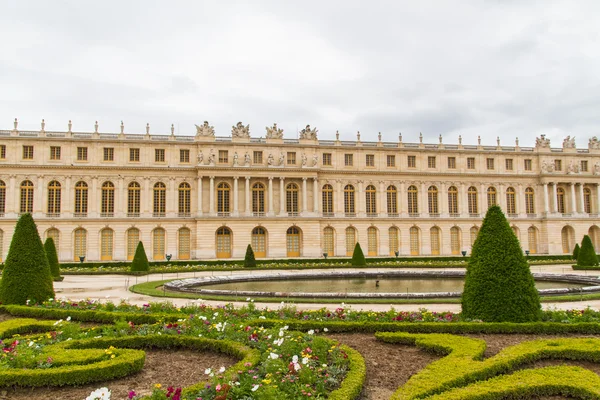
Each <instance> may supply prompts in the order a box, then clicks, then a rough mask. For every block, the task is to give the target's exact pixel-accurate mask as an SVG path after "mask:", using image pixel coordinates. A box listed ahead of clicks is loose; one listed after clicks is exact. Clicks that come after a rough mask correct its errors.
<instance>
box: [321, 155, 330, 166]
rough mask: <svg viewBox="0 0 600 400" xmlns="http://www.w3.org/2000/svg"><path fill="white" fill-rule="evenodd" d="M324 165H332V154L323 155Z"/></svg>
mask: <svg viewBox="0 0 600 400" xmlns="http://www.w3.org/2000/svg"><path fill="white" fill-rule="evenodd" d="M323 165H331V153H323Z"/></svg>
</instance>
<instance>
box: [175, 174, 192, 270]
mask: <svg viewBox="0 0 600 400" xmlns="http://www.w3.org/2000/svg"><path fill="white" fill-rule="evenodd" d="M178 193H179V206H178V213H179V216H180V217H189V216H190V215H191V212H192V187H191V186H190V184H189V183H187V182H181V183H180V184H179V189H178ZM178 258H181V257H178Z"/></svg>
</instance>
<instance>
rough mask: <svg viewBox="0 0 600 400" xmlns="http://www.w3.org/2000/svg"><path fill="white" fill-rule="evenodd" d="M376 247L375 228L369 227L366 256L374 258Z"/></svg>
mask: <svg viewBox="0 0 600 400" xmlns="http://www.w3.org/2000/svg"><path fill="white" fill-rule="evenodd" d="M378 247H379V246H378V241H377V228H375V227H374V226H370V227H369V229H367V248H368V250H367V254H368V255H369V256H376V255H377V253H378V250H377V248H378Z"/></svg>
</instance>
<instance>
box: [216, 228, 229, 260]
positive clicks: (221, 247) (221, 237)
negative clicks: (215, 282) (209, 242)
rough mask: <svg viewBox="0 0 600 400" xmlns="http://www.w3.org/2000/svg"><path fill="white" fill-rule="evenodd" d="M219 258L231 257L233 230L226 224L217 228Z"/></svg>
mask: <svg viewBox="0 0 600 400" xmlns="http://www.w3.org/2000/svg"><path fill="white" fill-rule="evenodd" d="M216 241H217V246H216V247H217V258H230V257H231V230H230V229H229V228H227V227H225V226H222V227H221V228H219V229H217V237H216Z"/></svg>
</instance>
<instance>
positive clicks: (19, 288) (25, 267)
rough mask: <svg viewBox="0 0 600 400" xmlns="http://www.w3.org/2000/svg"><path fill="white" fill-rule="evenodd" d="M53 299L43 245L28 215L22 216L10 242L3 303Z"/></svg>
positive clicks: (0, 290) (0, 292) (1, 290)
mask: <svg viewBox="0 0 600 400" xmlns="http://www.w3.org/2000/svg"><path fill="white" fill-rule="evenodd" d="M51 298H54V287H53V286H52V275H51V274H50V267H49V266H48V259H47V258H46V253H45V252H44V245H43V244H42V240H41V239H40V235H39V234H38V230H37V226H35V222H34V221H33V218H32V217H31V214H29V213H28V214H23V215H22V216H21V218H19V221H18V222H17V226H16V228H15V232H14V234H13V237H12V241H11V242H10V248H9V250H8V257H6V262H5V264H4V271H3V273H2V284H1V285H0V301H1V302H2V304H25V303H26V302H27V300H31V301H32V302H37V303H41V302H43V301H47V300H48V299H51Z"/></svg>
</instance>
